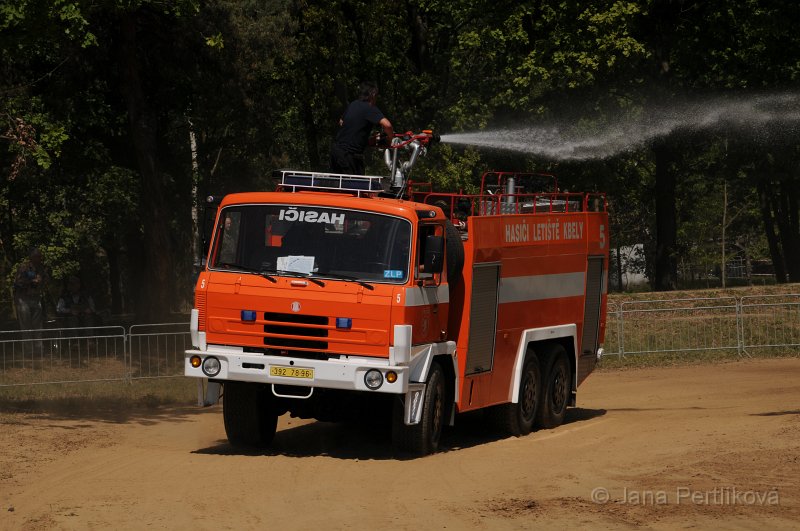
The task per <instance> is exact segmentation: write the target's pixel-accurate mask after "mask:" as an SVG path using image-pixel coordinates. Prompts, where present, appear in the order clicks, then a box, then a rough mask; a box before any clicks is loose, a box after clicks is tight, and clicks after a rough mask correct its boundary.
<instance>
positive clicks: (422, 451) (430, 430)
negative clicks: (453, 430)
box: [392, 361, 448, 456]
mask: <svg viewBox="0 0 800 531" xmlns="http://www.w3.org/2000/svg"><path fill="white" fill-rule="evenodd" d="M446 397H447V386H446V382H445V376H444V371H443V370H442V368H441V366H439V363H438V362H435V361H434V362H433V363H432V364H431V368H430V372H429V374H428V381H427V383H426V385H425V397H424V399H423V403H422V418H421V419H420V421H419V424H415V425H413V426H406V424H405V423H404V422H403V411H404V408H403V403H402V401H401V400H399V399H398V400H396V401H395V406H394V411H393V419H392V420H393V422H392V442H393V444H394V446H395V448H397V449H398V450H401V451H407V452H409V453H412V454H414V455H418V456H423V455H428V454H432V453H435V452H436V451H437V450H438V449H439V440H440V439H441V436H442V429H443V427H444V423H445V421H446V419H445V413H446V411H447V410H448V409H447V404H446Z"/></svg>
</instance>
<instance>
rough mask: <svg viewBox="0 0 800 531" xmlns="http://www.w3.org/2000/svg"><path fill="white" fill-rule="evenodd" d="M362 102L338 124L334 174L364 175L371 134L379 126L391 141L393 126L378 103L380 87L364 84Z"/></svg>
mask: <svg viewBox="0 0 800 531" xmlns="http://www.w3.org/2000/svg"><path fill="white" fill-rule="evenodd" d="M359 90H360V93H359V98H358V99H357V100H355V101H353V102H352V103H350V105H348V106H347V109H346V110H345V111H344V114H343V115H342V118H341V119H340V120H339V126H340V127H339V131H338V132H337V133H336V138H335V139H334V141H333V145H332V146H331V172H333V173H347V174H351V175H364V150H365V149H366V147H367V145H368V144H369V142H370V133H371V132H372V129H373V128H374V127H375V126H380V127H381V129H383V132H384V133H385V134H386V137H385V138H386V139H387V141H391V138H392V134H393V130H392V123H391V122H390V121H389V120H388V118H386V117H385V116H384V115H383V113H382V112H381V110H380V109H378V107H376V106H375V102H376V101H377V99H378V87H377V85H376V84H375V83H372V82H370V81H365V82H363V83H361V87H360V89H359Z"/></svg>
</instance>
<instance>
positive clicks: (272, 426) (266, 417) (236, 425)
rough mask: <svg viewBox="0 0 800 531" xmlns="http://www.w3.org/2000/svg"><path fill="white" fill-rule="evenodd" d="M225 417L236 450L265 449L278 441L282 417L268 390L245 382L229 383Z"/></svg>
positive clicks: (224, 406)
mask: <svg viewBox="0 0 800 531" xmlns="http://www.w3.org/2000/svg"><path fill="white" fill-rule="evenodd" d="M222 416H223V419H224V421H225V434H226V435H227V436H228V442H230V443H231V445H233V446H236V447H256V448H263V447H266V446H269V444H270V443H271V442H272V439H273V437H275V430H276V429H277V426H278V415H277V412H276V410H275V407H274V405H273V397H272V394H271V393H270V392H269V389H268V388H267V387H264V386H263V385H258V384H252V383H245V382H226V383H225V385H224V393H223V395H222Z"/></svg>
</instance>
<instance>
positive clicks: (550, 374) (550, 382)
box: [536, 345, 572, 428]
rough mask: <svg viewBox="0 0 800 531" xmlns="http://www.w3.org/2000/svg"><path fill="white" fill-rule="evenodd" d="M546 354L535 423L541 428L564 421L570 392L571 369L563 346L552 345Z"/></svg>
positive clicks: (558, 424)
mask: <svg viewBox="0 0 800 531" xmlns="http://www.w3.org/2000/svg"><path fill="white" fill-rule="evenodd" d="M547 354H548V356H547V357H546V358H545V366H546V367H545V369H544V371H543V373H542V374H543V375H544V377H543V379H542V395H541V401H540V402H541V403H540V404H539V413H538V414H537V416H536V424H537V425H538V426H540V427H542V428H556V427H558V426H561V424H563V423H564V417H566V415H567V404H568V403H569V397H570V393H571V392H572V384H571V379H570V376H571V371H570V368H569V361H567V353H566V351H565V350H564V347H562V346H561V345H553V346H552V347H551V348H549V349H548V352H547Z"/></svg>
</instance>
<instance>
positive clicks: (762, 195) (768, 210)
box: [757, 179, 786, 284]
mask: <svg viewBox="0 0 800 531" xmlns="http://www.w3.org/2000/svg"><path fill="white" fill-rule="evenodd" d="M757 188H758V206H759V208H760V210H761V220H762V222H763V223H764V233H765V235H766V237H767V245H769V255H770V256H771V257H772V268H773V270H774V271H775V281H776V282H777V283H779V284H783V283H785V282H786V268H785V267H784V262H783V253H781V248H780V243H779V242H778V235H777V234H775V219H774V216H773V213H772V207H771V205H770V201H769V190H768V183H767V182H766V181H765V180H764V179H759V180H758V184H757Z"/></svg>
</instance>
